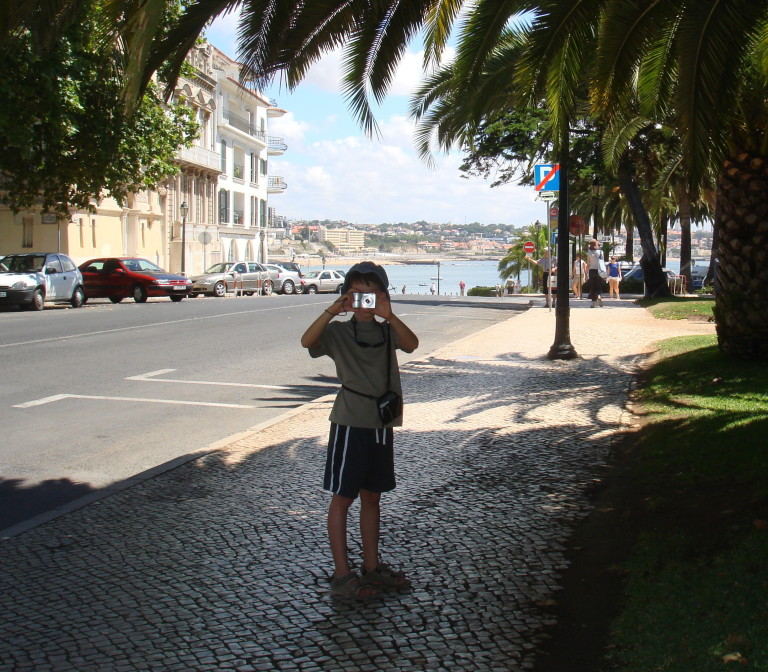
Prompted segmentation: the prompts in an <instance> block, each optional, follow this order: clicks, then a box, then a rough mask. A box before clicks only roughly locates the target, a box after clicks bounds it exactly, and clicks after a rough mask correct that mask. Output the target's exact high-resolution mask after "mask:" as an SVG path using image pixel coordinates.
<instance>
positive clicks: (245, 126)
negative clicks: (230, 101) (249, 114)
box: [224, 112, 267, 143]
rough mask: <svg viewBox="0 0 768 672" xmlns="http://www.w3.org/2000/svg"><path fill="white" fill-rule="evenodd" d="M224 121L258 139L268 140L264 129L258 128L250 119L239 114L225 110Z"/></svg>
mask: <svg viewBox="0 0 768 672" xmlns="http://www.w3.org/2000/svg"><path fill="white" fill-rule="evenodd" d="M224 121H225V122H226V123H227V124H229V125H230V126H232V128H236V129H237V130H238V131H242V132H243V133H247V134H248V135H250V136H252V137H254V138H256V139H257V140H261V141H262V142H264V143H266V141H267V134H266V133H265V132H264V131H260V130H258V129H257V128H256V127H255V126H254V125H253V124H252V123H251V122H250V121H249V120H248V119H246V118H245V117H241V116H240V115H239V114H236V113H234V112H224Z"/></svg>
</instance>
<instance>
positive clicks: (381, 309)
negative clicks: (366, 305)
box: [373, 291, 392, 320]
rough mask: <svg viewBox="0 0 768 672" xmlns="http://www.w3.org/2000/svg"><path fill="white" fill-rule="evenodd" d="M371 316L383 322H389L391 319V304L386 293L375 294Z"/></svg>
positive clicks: (378, 292)
mask: <svg viewBox="0 0 768 672" xmlns="http://www.w3.org/2000/svg"><path fill="white" fill-rule="evenodd" d="M373 314H374V315H378V316H379V317H381V318H383V319H385V320H389V319H390V318H391V317H392V302H391V301H390V300H389V297H388V296H387V293H386V292H382V291H377V292H376V308H374V310H373Z"/></svg>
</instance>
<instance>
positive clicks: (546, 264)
mask: <svg viewBox="0 0 768 672" xmlns="http://www.w3.org/2000/svg"><path fill="white" fill-rule="evenodd" d="M525 258H526V259H527V260H528V261H529V262H531V263H532V264H536V265H537V266H541V269H542V270H543V271H544V295H545V296H546V298H547V306H549V304H550V302H551V295H552V287H551V283H550V281H549V276H550V275H552V274H553V273H554V272H555V271H556V270H557V258H556V257H553V256H551V255H550V252H549V248H548V247H545V248H544V256H543V257H542V258H541V259H539V260H538V261H537V260H536V259H533V258H532V257H528V256H526V257H525ZM555 291H557V290H555Z"/></svg>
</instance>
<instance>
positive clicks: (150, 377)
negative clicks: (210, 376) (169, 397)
mask: <svg viewBox="0 0 768 672" xmlns="http://www.w3.org/2000/svg"><path fill="white" fill-rule="evenodd" d="M175 370H176V369H158V370H157V371H150V372H149V373H141V374H139V375H138V376H128V377H127V378H126V380H140V381H145V382H148V383H184V384H186V385H221V386H224V387H258V388H260V389H264V390H290V389H291V388H290V387H286V386H285V385H258V384H257V383H217V382H216V381H213V380H181V379H177V378H161V379H159V380H158V379H157V378H156V376H162V375H163V374H164V373H171V371H175Z"/></svg>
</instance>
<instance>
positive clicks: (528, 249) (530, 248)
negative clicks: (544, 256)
mask: <svg viewBox="0 0 768 672" xmlns="http://www.w3.org/2000/svg"><path fill="white" fill-rule="evenodd" d="M523 250H524V251H525V253H526V254H533V253H534V252H535V251H536V245H534V244H533V241H532V240H526V241H525V242H524V243H523Z"/></svg>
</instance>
